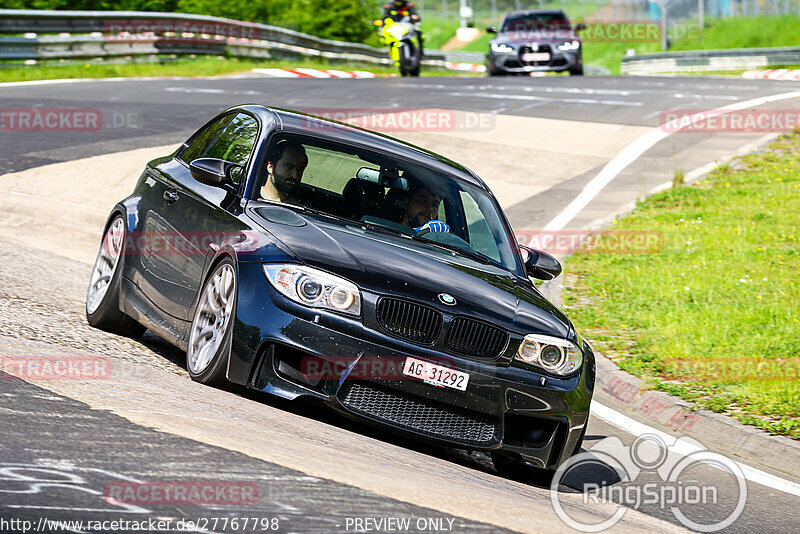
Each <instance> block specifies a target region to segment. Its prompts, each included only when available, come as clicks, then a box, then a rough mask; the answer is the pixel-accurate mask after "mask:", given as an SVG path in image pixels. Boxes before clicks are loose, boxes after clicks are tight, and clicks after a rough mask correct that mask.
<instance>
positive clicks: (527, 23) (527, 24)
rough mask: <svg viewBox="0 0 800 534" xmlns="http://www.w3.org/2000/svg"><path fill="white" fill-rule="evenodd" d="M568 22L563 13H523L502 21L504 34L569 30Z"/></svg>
mask: <svg viewBox="0 0 800 534" xmlns="http://www.w3.org/2000/svg"><path fill="white" fill-rule="evenodd" d="M570 28H571V26H570V23H569V20H567V17H566V16H565V15H564V14H563V13H525V14H522V15H514V16H511V17H508V18H507V19H505V21H503V27H502V28H501V29H500V31H501V32H504V33H523V32H531V31H535V30H542V29H544V30H570Z"/></svg>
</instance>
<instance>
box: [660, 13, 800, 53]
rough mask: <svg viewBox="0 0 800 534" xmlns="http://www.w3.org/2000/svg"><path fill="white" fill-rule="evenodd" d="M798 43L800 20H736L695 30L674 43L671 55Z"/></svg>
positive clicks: (713, 21)
mask: <svg viewBox="0 0 800 534" xmlns="http://www.w3.org/2000/svg"><path fill="white" fill-rule="evenodd" d="M797 43H800V18H799V17H792V16H785V17H735V18H727V19H710V20H707V21H706V23H705V28H704V29H703V31H702V32H699V31H697V30H692V31H691V32H689V34H688V35H687V36H686V37H685V38H683V39H680V40H678V41H676V42H675V43H673V45H672V46H671V47H670V51H673V50H715V49H722V48H759V47H772V46H797Z"/></svg>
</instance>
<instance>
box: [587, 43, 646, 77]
mask: <svg viewBox="0 0 800 534" xmlns="http://www.w3.org/2000/svg"><path fill="white" fill-rule="evenodd" d="M629 48H632V49H634V50H636V53H637V54H652V53H654V52H660V51H661V45H660V44H659V43H585V44H584V45H583V63H584V65H593V66H596V67H603V68H605V69H608V71H609V73H611V74H615V75H616V74H620V73H621V68H622V58H623V57H624V56H625V51H626V50H627V49H629Z"/></svg>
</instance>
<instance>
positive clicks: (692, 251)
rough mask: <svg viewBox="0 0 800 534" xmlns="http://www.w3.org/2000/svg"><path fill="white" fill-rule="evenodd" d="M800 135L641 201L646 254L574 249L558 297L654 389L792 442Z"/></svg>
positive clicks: (799, 332) (638, 228)
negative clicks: (655, 240)
mask: <svg viewBox="0 0 800 534" xmlns="http://www.w3.org/2000/svg"><path fill="white" fill-rule="evenodd" d="M798 213H800V132H798V131H796V132H795V133H794V134H792V135H790V136H784V137H783V138H781V139H780V140H779V141H777V142H775V143H774V144H772V145H771V146H770V147H768V148H767V149H765V150H764V151H762V152H761V153H759V154H754V155H749V156H745V157H742V158H740V159H737V160H736V161H735V162H734V163H732V164H731V165H723V166H721V167H720V168H718V169H717V170H715V171H714V172H713V173H711V174H710V175H709V176H708V177H707V178H706V179H704V180H702V181H700V182H697V183H695V184H694V185H692V186H681V187H676V188H673V189H671V190H668V191H665V192H663V193H659V194H657V195H654V196H652V197H650V198H649V199H647V200H645V201H643V202H641V203H639V205H638V206H637V208H636V210H635V211H634V212H633V213H632V214H631V215H629V216H626V217H624V218H622V219H620V220H619V221H615V224H614V225H613V231H623V232H648V233H650V232H654V233H656V234H660V235H661V236H663V247H662V248H661V250H660V251H658V252H655V253H652V254H600V253H594V254H591V253H588V252H586V251H584V252H583V253H579V254H575V255H574V256H572V257H570V258H569V259H568V262H567V269H566V270H567V273H568V274H567V278H566V282H565V286H566V289H565V295H564V297H565V305H566V307H567V308H568V309H569V314H570V316H571V317H572V318H573V319H574V320H575V322H576V324H577V326H578V327H579V329H580V330H582V331H583V333H584V334H585V335H586V336H587V338H589V339H590V340H592V341H593V342H594V343H595V345H596V347H597V348H598V349H599V350H600V351H601V352H602V353H604V354H606V355H607V356H609V357H611V358H612V359H613V360H614V361H616V362H617V364H618V365H619V366H620V367H621V368H623V369H625V370H626V371H628V372H631V373H633V374H635V375H638V376H641V377H643V378H644V379H646V381H647V382H648V383H649V384H650V385H651V386H652V387H654V388H656V389H659V390H662V391H666V392H668V393H672V394H674V395H678V396H680V397H682V398H684V399H686V400H688V401H692V402H694V403H695V405H696V406H697V407H700V408H706V409H710V410H713V411H715V412H719V413H724V414H727V415H730V416H733V417H736V418H738V419H739V420H740V421H742V422H744V423H747V424H752V425H755V426H757V427H759V428H762V429H764V430H767V431H769V432H771V433H774V434H783V435H786V436H789V437H792V438H794V439H800V278H798V276H797V273H798V272H800V227H799V226H798V221H799V220H800V219H798Z"/></svg>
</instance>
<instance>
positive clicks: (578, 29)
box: [575, 22, 586, 32]
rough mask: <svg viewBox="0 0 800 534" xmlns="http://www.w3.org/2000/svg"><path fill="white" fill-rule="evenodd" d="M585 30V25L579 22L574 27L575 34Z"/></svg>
mask: <svg viewBox="0 0 800 534" xmlns="http://www.w3.org/2000/svg"><path fill="white" fill-rule="evenodd" d="M585 29H586V24H584V23H583V22H579V23H578V24H576V25H575V31H576V32H582V31H583V30H585Z"/></svg>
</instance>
